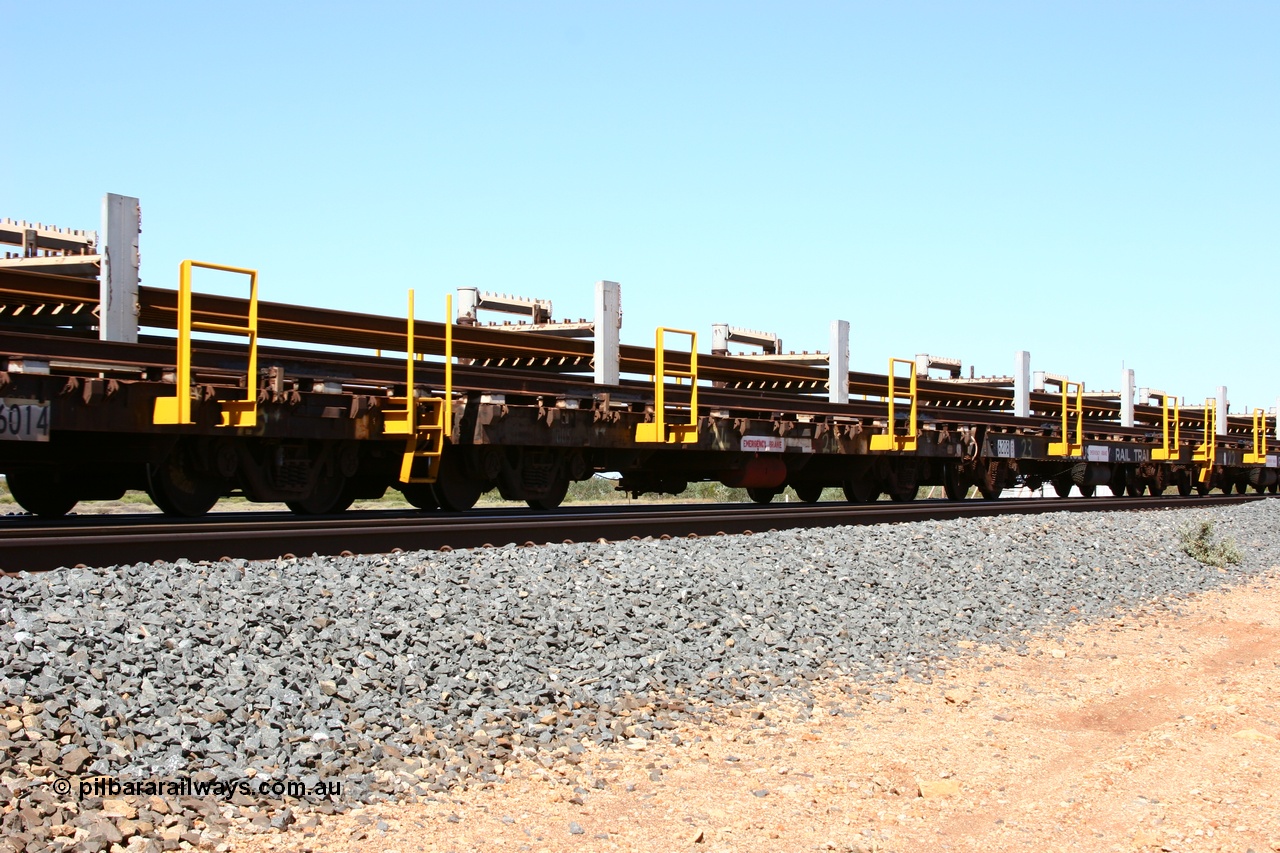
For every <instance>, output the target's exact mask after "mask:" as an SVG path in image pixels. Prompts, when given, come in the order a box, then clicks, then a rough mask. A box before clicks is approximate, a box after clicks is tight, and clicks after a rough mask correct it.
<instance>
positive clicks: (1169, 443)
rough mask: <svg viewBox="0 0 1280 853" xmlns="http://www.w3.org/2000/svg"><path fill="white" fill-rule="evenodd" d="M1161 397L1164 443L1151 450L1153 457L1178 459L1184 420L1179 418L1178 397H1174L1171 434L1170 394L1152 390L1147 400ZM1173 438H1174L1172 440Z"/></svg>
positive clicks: (1161, 421) (1161, 429)
mask: <svg viewBox="0 0 1280 853" xmlns="http://www.w3.org/2000/svg"><path fill="white" fill-rule="evenodd" d="M1157 397H1159V398H1160V407H1161V408H1160V431H1161V434H1162V435H1163V437H1164V443H1163V444H1162V445H1161V446H1160V447H1158V448H1153V449H1152V451H1151V458H1152V459H1156V460H1165V461H1167V460H1170V459H1177V458H1178V457H1179V454H1180V452H1181V449H1180V447H1179V444H1180V442H1181V441H1182V422H1181V421H1180V420H1179V414H1180V412H1179V410H1178V398H1176V397H1175V398H1174V399H1173V435H1172V436H1170V434H1169V395H1168V394H1166V393H1164V392H1163V391H1152V392H1150V394H1149V395H1148V397H1147V400H1148V401H1150V400H1154V399H1156V398H1157ZM1171 439H1172V440H1171Z"/></svg>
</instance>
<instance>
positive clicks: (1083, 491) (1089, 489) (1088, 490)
mask: <svg viewBox="0 0 1280 853" xmlns="http://www.w3.org/2000/svg"><path fill="white" fill-rule="evenodd" d="M1078 488H1079V489H1080V495H1081V497H1086V498H1091V497H1093V493H1094V492H1095V491H1097V489H1098V487H1097V486H1095V485H1093V484H1092V483H1090V484H1089V485H1086V486H1079V487H1078Z"/></svg>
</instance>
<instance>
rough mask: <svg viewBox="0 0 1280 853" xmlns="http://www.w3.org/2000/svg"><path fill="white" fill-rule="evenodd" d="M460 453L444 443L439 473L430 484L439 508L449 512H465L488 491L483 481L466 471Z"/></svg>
mask: <svg viewBox="0 0 1280 853" xmlns="http://www.w3.org/2000/svg"><path fill="white" fill-rule="evenodd" d="M462 454H463V451H462V450H461V449H459V448H457V447H455V446H454V445H452V444H446V445H445V446H444V454H443V455H442V456H441V457H440V473H439V474H438V475H437V476H436V481H435V482H434V483H432V484H431V488H432V491H434V492H435V496H436V500H437V501H439V502H440V508H441V509H444V510H448V511H449V512H466V511H467V510H469V509H471V508H472V507H473V506H475V505H476V501H478V500H480V496H481V495H483V494H484V493H485V492H486V491H488V489H487V488H486V487H485V483H484V481H482V480H480V479H478V478H476V477H473V476H471V474H470V473H468V471H467V464H466V460H465V459H464V458H463V456H462Z"/></svg>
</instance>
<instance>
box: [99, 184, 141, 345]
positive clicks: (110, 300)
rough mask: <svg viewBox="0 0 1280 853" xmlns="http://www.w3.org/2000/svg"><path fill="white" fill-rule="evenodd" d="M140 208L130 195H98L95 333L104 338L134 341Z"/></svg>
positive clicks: (107, 339) (136, 311) (136, 338)
mask: <svg viewBox="0 0 1280 853" xmlns="http://www.w3.org/2000/svg"><path fill="white" fill-rule="evenodd" d="M141 232H142V209H141V208H140V207H139V205H138V200H137V199H136V198H134V197H132V196H127V195H118V194H116V193H107V194H106V195H105V196H103V197H102V233H103V234H104V235H105V242H104V244H103V246H102V248H101V249H100V251H101V253H102V277H101V279H100V284H99V291H98V299H99V302H100V304H101V309H100V316H99V317H98V337H99V338H100V339H101V340H104V341H122V342H124V343H131V344H132V343H137V342H138V265H139V264H138V261H139V256H138V234H140V233H141Z"/></svg>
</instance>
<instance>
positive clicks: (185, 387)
mask: <svg viewBox="0 0 1280 853" xmlns="http://www.w3.org/2000/svg"><path fill="white" fill-rule="evenodd" d="M177 373H178V375H177V383H178V423H180V424H189V423H191V261H189V260H186V261H183V262H182V265H181V266H180V267H179V268H178V371H177Z"/></svg>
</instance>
